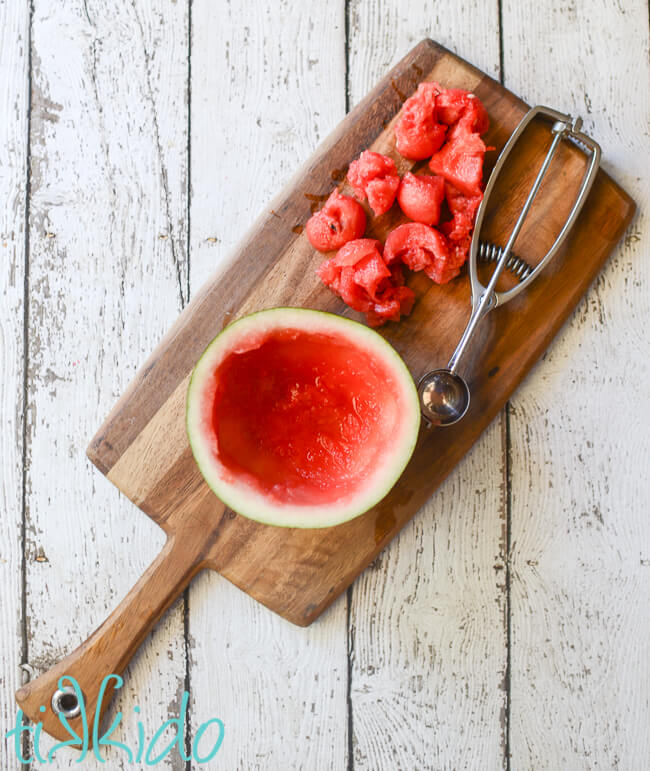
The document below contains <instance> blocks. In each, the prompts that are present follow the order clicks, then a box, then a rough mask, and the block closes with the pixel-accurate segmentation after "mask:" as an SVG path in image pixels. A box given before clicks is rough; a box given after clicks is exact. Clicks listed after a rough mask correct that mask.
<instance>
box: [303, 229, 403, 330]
mask: <svg viewBox="0 0 650 771" xmlns="http://www.w3.org/2000/svg"><path fill="white" fill-rule="evenodd" d="M317 273H318V275H319V276H320V278H321V280H322V281H323V283H324V284H325V285H326V286H328V287H329V288H330V289H331V290H332V291H333V292H335V293H336V294H338V295H339V297H341V299H342V300H343V301H344V302H345V303H347V305H349V306H350V308H352V309H353V310H356V311H360V312H361V313H365V314H366V319H367V321H368V323H369V324H370V325H371V326H374V327H377V326H380V325H381V324H383V323H384V322H386V321H399V319H400V317H401V316H405V315H408V314H409V313H410V312H411V308H412V307H413V302H414V300H415V295H414V294H413V292H412V290H410V289H409V288H408V287H405V286H403V284H404V278H403V276H402V272H401V267H400V266H395V267H394V268H393V269H392V270H391V269H390V268H389V267H388V266H387V265H386V262H385V260H384V258H383V256H382V245H381V242H380V241H376V240H375V239H372V238H359V239H357V240H355V241H350V242H349V243H347V244H346V245H345V246H343V247H342V248H341V249H339V251H338V252H337V254H336V256H335V257H333V258H332V259H331V260H327V261H326V262H324V263H322V264H321V265H320V266H319V268H318V269H317Z"/></svg>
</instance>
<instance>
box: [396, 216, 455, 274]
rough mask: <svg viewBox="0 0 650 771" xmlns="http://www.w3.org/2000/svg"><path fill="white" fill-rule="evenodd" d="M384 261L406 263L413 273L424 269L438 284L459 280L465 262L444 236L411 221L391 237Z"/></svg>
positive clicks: (398, 228)
mask: <svg viewBox="0 0 650 771" xmlns="http://www.w3.org/2000/svg"><path fill="white" fill-rule="evenodd" d="M384 260H385V262H386V264H387V265H388V266H391V265H394V264H399V263H403V264H404V265H406V266H407V267H408V268H410V269H411V270H413V271H419V270H423V271H424V272H425V273H426V274H427V276H429V278H430V279H431V280H432V281H435V282H436V284H446V283H447V282H448V281H451V279H452V278H455V277H456V276H457V275H458V274H459V273H460V267H461V265H462V264H463V262H464V259H463V260H462V261H460V264H459V260H460V256H459V255H458V254H457V253H456V251H455V250H452V249H450V248H449V243H448V242H447V239H446V238H445V237H444V236H443V234H442V233H440V232H439V231H438V230H436V229H435V228H432V227H429V225H423V224H422V223H420V222H407V223H406V224H405V225H400V226H399V227H397V228H395V230H392V231H391V232H390V233H389V234H388V238H387V239H386V245H385V247H384Z"/></svg>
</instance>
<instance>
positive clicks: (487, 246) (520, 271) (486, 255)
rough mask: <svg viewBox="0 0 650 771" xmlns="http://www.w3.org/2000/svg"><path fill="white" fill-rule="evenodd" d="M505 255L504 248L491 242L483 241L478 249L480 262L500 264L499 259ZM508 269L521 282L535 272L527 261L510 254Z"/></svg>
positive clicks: (507, 263)
mask: <svg viewBox="0 0 650 771" xmlns="http://www.w3.org/2000/svg"><path fill="white" fill-rule="evenodd" d="M502 253H503V247H502V246H497V245H496V244H491V243H490V242H489V241H481V242H480V243H479V247H478V259H479V262H484V263H487V262H498V260H499V257H501V254H502ZM506 268H507V269H508V270H509V271H510V272H511V273H512V274H513V275H514V276H516V277H517V278H518V279H519V281H523V280H524V279H525V278H528V276H530V274H531V273H532V272H533V268H532V266H531V265H529V264H528V263H527V262H526V260H524V259H522V258H521V257H517V255H516V254H512V253H511V254H510V256H509V257H508V259H507V260H506Z"/></svg>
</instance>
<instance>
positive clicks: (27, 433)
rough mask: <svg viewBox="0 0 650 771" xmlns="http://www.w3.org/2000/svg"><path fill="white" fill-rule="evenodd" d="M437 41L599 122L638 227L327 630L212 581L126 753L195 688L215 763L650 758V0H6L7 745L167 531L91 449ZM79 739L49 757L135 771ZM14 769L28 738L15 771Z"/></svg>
mask: <svg viewBox="0 0 650 771" xmlns="http://www.w3.org/2000/svg"><path fill="white" fill-rule="evenodd" d="M424 36H429V37H432V38H434V39H436V40H438V41H439V42H441V43H443V44H444V45H446V46H448V47H449V48H451V49H452V50H454V51H456V52H457V53H458V54H460V55H461V56H463V57H465V58H466V59H468V60H469V61H471V62H473V63H474V64H476V65H477V66H479V67H480V68H482V69H484V70H485V71H486V72H488V73H490V74H491V75H493V76H494V77H497V78H501V79H502V81H503V82H504V83H505V85H506V86H508V87H509V88H510V89H512V90H513V91H514V92H515V93H518V94H520V95H521V96H522V97H523V98H524V99H526V100H527V101H528V102H529V103H538V102H541V103H546V104H550V105H552V106H554V107H556V108H558V109H560V110H564V111H577V112H580V113H581V114H582V115H583V117H584V119H585V125H586V130H587V131H588V132H590V133H591V134H592V135H593V136H594V137H595V138H596V139H597V140H598V141H599V142H600V143H601V144H602V147H603V152H604V165H605V167H606V168H607V170H608V171H610V173H611V174H612V175H613V176H614V177H615V179H617V180H618V181H619V182H620V183H621V184H622V185H623V186H624V187H625V188H626V189H627V190H628V191H629V192H630V193H631V194H632V195H633V196H634V198H635V199H636V201H637V203H638V205H639V209H640V213H639V215H638V216H637V218H636V219H635V221H634V223H633V224H632V226H631V228H630V230H629V232H628V233H627V235H626V238H625V241H624V243H622V244H621V246H620V248H619V249H618V250H617V251H616V253H615V255H614V256H613V258H612V259H611V260H610V262H609V264H608V265H607V267H606V268H605V270H604V271H603V273H602V274H601V275H600V276H599V278H598V280H597V281H596V282H595V284H594V285H593V286H592V288H591V289H590V291H589V293H588V295H587V296H586V297H585V299H584V300H583V301H582V303H581V304H580V306H579V308H578V310H577V311H576V313H575V314H574V315H573V318H572V319H571V321H570V322H569V323H568V324H567V325H566V327H565V328H564V329H563V331H562V332H561V334H560V335H559V337H558V339H557V340H556V341H555V343H554V344H553V346H552V347H551V349H550V350H549V352H548V353H547V355H546V356H545V357H544V360H543V361H542V362H541V363H540V364H539V365H538V366H537V367H536V368H535V370H534V371H533V373H532V374H531V375H530V377H528V379H527V380H526V382H525V383H524V385H523V386H522V388H520V390H519V391H518V392H517V394H516V395H515V397H514V398H513V400H512V401H511V403H510V405H509V406H508V408H507V410H506V411H505V412H504V413H503V414H502V415H501V416H500V417H499V418H498V419H497V420H496V421H495V422H494V424H493V425H492V426H491V428H490V429H489V430H488V431H487V432H486V434H485V435H484V436H483V438H482V439H481V441H480V442H479V443H478V445H477V446H476V447H475V448H474V450H473V452H472V453H471V454H470V455H469V456H468V457H467V458H466V459H465V460H464V462H463V463H462V464H461V465H460V466H459V467H458V469H457V470H456V472H455V473H454V474H453V475H452V477H451V478H450V479H449V480H448V481H447V483H446V484H445V485H444V486H443V487H442V489H441V490H439V491H438V493H437V494H436V495H435V496H434V497H433V499H432V500H431V502H430V503H429V504H428V505H427V506H426V507H425V508H424V509H423V510H422V511H421V512H420V513H419V514H418V516H417V517H416V518H415V519H414V521H413V522H412V523H411V524H410V525H409V526H408V527H406V528H405V530H404V531H403V533H402V534H401V536H400V537H399V538H398V539H396V540H395V541H394V542H393V543H392V544H391V545H390V547H389V548H387V549H386V550H385V551H384V553H383V554H382V555H381V557H380V558H379V559H378V560H377V561H376V563H375V564H374V565H373V566H372V568H371V569H369V570H368V571H367V572H366V573H365V574H364V575H363V576H362V577H361V578H360V579H359V580H358V581H357V582H356V584H355V585H354V586H353V588H352V589H351V591H350V592H349V593H348V596H347V598H345V597H344V598H342V599H341V600H340V601H339V602H338V603H336V605H335V606H334V607H333V608H332V609H331V610H330V611H329V612H328V613H327V614H326V615H325V616H324V617H323V618H322V619H321V620H319V621H318V622H317V623H315V624H314V625H313V626H312V627H311V628H309V629H306V630H305V629H299V628H295V627H293V626H291V625H289V624H288V623H287V622H285V621H283V620H282V619H280V618H278V617H276V616H274V615H273V614H271V613H270V612H269V611H267V610H266V609H264V608H262V607H260V606H258V605H256V604H255V603H254V602H253V601H252V600H250V599H249V598H248V597H247V596H245V595H244V594H242V593H240V592H239V591H238V590H236V589H234V588H233V587H232V586H231V585H229V584H228V583H227V582H226V581H225V580H223V579H221V578H220V577H219V576H217V575H215V574H212V575H207V574H205V575H202V576H200V577H199V579H198V580H197V581H196V582H195V583H194V584H193V585H192V587H191V588H190V590H189V591H188V593H187V594H186V596H185V597H184V598H183V599H182V600H181V601H179V602H177V603H176V605H175V606H174V607H173V608H172V610H171V611H170V612H169V613H168V614H167V616H166V617H165V619H164V620H163V621H162V622H161V623H160V624H159V626H158V628H157V629H156V630H155V631H154V633H153V634H152V635H151V639H150V640H148V641H147V642H146V643H145V645H144V646H143V649H142V651H141V653H140V654H139V655H138V656H137V657H136V659H135V660H134V662H133V664H132V665H131V667H130V669H129V672H128V674H127V678H126V685H125V688H124V689H123V693H122V694H121V697H120V699H119V704H118V705H119V707H120V709H121V710H122V711H123V712H124V714H125V716H126V717H125V723H124V727H123V728H122V729H121V730H119V731H118V732H117V733H116V736H115V738H117V739H121V740H123V741H131V743H133V736H134V732H135V726H136V715H135V713H134V710H133V708H134V706H135V705H139V706H140V708H141V713H140V718H141V719H142V722H143V723H144V725H145V732H146V734H147V736H151V735H152V734H153V732H154V731H155V730H156V728H157V727H158V726H159V725H160V724H161V723H162V722H163V721H164V720H165V719H166V718H167V717H168V714H169V712H170V710H171V711H172V712H174V711H176V710H177V709H178V705H179V701H180V696H181V694H182V692H183V690H184V689H185V687H186V685H187V684H188V683H189V686H190V691H191V697H192V698H191V721H190V722H191V726H190V727H191V730H192V731H196V728H197V727H198V725H199V724H200V723H201V722H203V721H205V720H207V719H209V718H211V717H220V718H221V719H222V720H223V721H224V723H225V739H224V742H223V745H222V747H221V749H220V751H219V753H218V754H217V756H216V757H215V759H214V760H213V761H211V762H210V764H209V765H204V766H202V767H204V768H206V767H209V768H211V769H212V768H214V769H228V770H229V771H230V770H233V769H235V770H239V769H241V770H243V771H248V769H264V770H265V771H266V770H267V769H268V770H275V769H277V770H278V771H286V770H287V769H306V770H307V771H311V770H312V769H313V770H314V771H321V769H322V770H323V771H328V770H329V769H335V770H337V771H338V770H343V769H354V770H355V771H361V770H362V769H368V770H369V771H376V770H379V771H384V770H386V771H393V770H394V769H395V770H396V769H407V770H411V769H413V770H415V769H418V770H419V769H450V770H456V769H477V771H479V770H480V771H487V770H488V769H523V770H526V771H527V770H528V769H571V770H572V769H621V770H623V769H625V771H645V769H647V768H649V767H650V701H649V700H650V695H649V694H650V643H649V640H650V517H649V516H648V501H649V500H650V473H649V470H650V440H649V434H650V408H649V406H648V405H649V397H650V386H649V383H650V335H649V333H648V328H649V327H650V261H649V260H648V252H649V249H650V237H649V235H648V228H647V210H648V206H649V205H650V185H649V183H648V176H649V174H648V172H649V171H650V169H649V166H650V143H649V139H648V119H649V111H648V93H649V85H650V81H649V76H648V5H647V2H646V0H622V2H619V3H613V2H610V1H609V0H574V2H566V3H559V2H555V3H554V2H552V0H538V2H535V3H531V2H516V1H515V0H467V1H466V2H462V3H459V2H455V1H454V0H384V2H379V0H348V2H345V1H344V0H338V1H337V2H328V3H324V2H320V1H318V0H303V2H301V3H292V2H289V0H265V1H264V0H248V2H239V3H238V2H234V0H193V2H190V1H189V0H110V2H109V1H108V0H66V2H60V0H31V2H28V0H0V108H1V112H0V259H1V260H2V263H1V267H0V299H1V301H0V367H1V368H2V377H1V378H0V421H1V427H2V430H1V431H0V460H1V464H0V507H1V511H0V645H1V650H0V730H1V733H2V735H4V733H5V731H6V730H8V729H9V728H10V727H11V726H12V725H13V723H14V720H15V711H16V708H15V705H14V702H13V692H14V690H15V689H16V688H17V686H18V685H19V683H20V682H21V679H23V678H25V677H27V676H28V674H29V673H30V672H31V673H33V674H38V673H39V672H41V671H42V670H44V669H45V668H47V667H49V666H50V665H51V664H53V663H54V662H55V661H56V660H57V659H59V658H60V657H61V656H62V655H63V654H65V653H66V652H67V651H69V650H71V649H72V647H74V646H76V645H77V644H78V643H79V642H80V641H81V640H82V639H83V638H84V637H85V636H86V635H87V634H88V633H89V632H90V631H91V630H92V629H93V628H94V627H95V625H96V624H97V623H99V622H100V621H101V620H103V619H104V617H105V616H106V615H107V613H108V611H109V610H110V609H112V608H113V607H114V606H115V604H116V603H117V602H118V600H119V599H120V598H121V597H122V596H123V595H124V594H125V593H126V591H127V590H128V588H129V587H130V586H131V584H132V583H133V582H134V581H135V579H136V578H137V576H138V575H139V574H140V573H141V572H142V571H143V570H144V568H145V567H146V566H147V564H148V563H149V562H150V561H151V560H152V559H153V557H154V555H155V554H156V552H157V551H158V550H159V549H160V548H161V545H162V540H163V538H162V533H161V532H160V531H158V530H157V528H156V526H155V525H154V524H153V523H152V522H151V521H149V520H148V519H147V517H145V516H144V515H142V514H141V513H139V512H138V511H137V510H136V509H135V508H134V507H133V506H132V505H131V504H130V503H129V502H128V501H126V500H124V499H122V498H120V496H119V495H118V493H117V491H116V490H115V489H114V488H113V487H112V486H111V485H110V483H109V482H107V481H106V480H105V479H104V478H103V477H102V476H101V475H100V474H99V473H98V472H97V471H96V470H94V469H93V468H92V467H91V466H90V464H89V463H88V461H87V460H86V458H85V455H84V449H85V447H86V445H87V442H88V440H89V438H90V437H91V436H92V434H93V433H94V431H95V429H96V428H97V426H98V425H99V424H100V422H101V420H102V419H103V418H104V416H105V415H106V414H107V412H108V410H109V409H110V407H111V406H112V405H113V403H114V401H115V400H116V398H117V396H118V395H119V394H120V392H121V391H122V389H123V388H124V387H125V385H126V384H127V383H128V381H129V380H130V379H131V377H132V375H133V373H134V372H135V370H136V368H137V367H138V365H139V364H140V363H141V362H142V361H143V360H144V358H145V357H146V355H147V354H148V353H149V352H150V351H151V349H152V348H153V346H154V344H155V343H156V341H157V340H158V339H159V337H160V336H161V335H162V333H163V332H164V331H165V330H166V329H167V328H168V327H169V326H170V324H171V323H172V321H173V320H174V318H175V317H176V315H177V313H178V312H179V311H180V309H181V308H182V306H183V305H184V304H185V303H186V302H187V300H188V298H189V297H190V296H192V294H193V293H194V292H195V291H196V290H197V289H198V287H199V286H200V285H201V284H202V282H203V281H204V280H205V279H206V278H207V276H208V275H209V274H210V273H212V272H213V271H214V270H215V268H216V267H217V266H218V265H219V261H220V260H222V259H224V257H225V256H226V255H227V253H228V252H229V250H230V249H231V248H232V246H233V245H234V244H235V242H236V241H237V240H238V238H239V237H240V235H241V234H242V233H243V231H244V230H245V229H246V227H247V226H248V224H249V222H250V221H251V220H252V218H253V217H254V216H255V215H257V213H258V212H259V211H260V210H261V209H262V207H263V206H264V205H265V204H266V202H267V201H268V200H269V198H270V197H271V196H272V194H273V193H274V192H275V191H276V190H277V189H278V187H279V186H281V185H282V184H283V183H284V182H285V181H286V180H287V178H288V177H289V176H290V174H291V173H292V172H293V171H294V170H295V169H296V167H297V166H298V165H299V164H300V163H301V162H302V161H303V160H304V159H305V158H306V157H307V156H308V155H309V154H310V153H311V152H312V150H313V149H314V147H315V146H316V144H317V143H318V142H319V141H320V140H321V139H322V138H323V137H324V136H325V135H326V134H327V133H328V132H329V131H330V130H331V129H332V128H333V127H334V126H335V125H336V123H337V122H338V121H339V120H340V119H341V118H342V117H343V115H344V114H345V111H346V109H347V108H348V107H349V106H350V105H353V104H354V103H356V102H357V101H358V100H359V99H360V98H361V97H362V96H363V94H364V93H365V92H366V91H367V90H368V89H369V88H370V87H371V86H372V84H373V83H374V82H375V81H376V80H377V79H378V78H379V77H380V76H381V75H382V74H383V73H384V72H385V71H386V69H387V68H388V67H389V66H390V65H391V63H394V62H395V61H396V60H397V59H398V58H399V57H401V56H402V55H403V54H404V53H405V52H406V51H407V50H408V49H409V48H410V47H411V46H412V45H414V44H415V43H416V42H418V41H419V40H420V39H421V38H422V37H424ZM23 664H24V665H26V666H24V667H21V665H23ZM129 737H131V738H129ZM49 746H51V743H49V742H47V741H45V740H43V742H42V747H41V751H42V752H43V751H44V750H46V749H47V748H48V747H49ZM76 758H77V755H76V754H75V753H74V752H69V753H66V751H62V752H61V753H60V754H59V755H57V757H56V759H55V761H54V763H52V764H51V765H49V766H47V767H50V768H56V769H68V768H79V767H81V768H84V769H100V768H110V769H127V768H133V767H135V766H134V765H130V764H128V763H126V762H125V760H124V754H123V753H121V752H119V751H117V750H116V751H113V752H109V753H108V763H107V764H105V765H104V766H102V765H101V764H100V763H98V762H95V761H93V760H90V759H87V760H86V761H84V763H83V764H81V765H76V764H75V760H76ZM20 767H21V766H20V764H19V762H18V760H17V759H16V756H15V754H14V751H13V747H12V746H11V745H10V744H9V742H7V741H4V740H3V742H2V749H1V756H0V768H2V769H3V770H4V769H6V770H7V771H15V769H18V768H20ZM32 767H33V768H42V767H43V768H44V767H46V766H44V765H43V764H39V763H37V762H36V763H34V764H33V765H32ZM160 767H162V768H172V769H181V768H182V769H186V768H187V769H189V768H195V767H196V768H198V765H196V764H192V763H188V764H185V762H183V761H181V759H180V757H179V756H178V755H177V754H176V753H175V752H174V753H173V754H172V755H170V756H169V758H167V759H166V760H165V761H164V762H162V763H161V764H160Z"/></svg>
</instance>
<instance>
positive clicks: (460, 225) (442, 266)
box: [306, 82, 489, 327]
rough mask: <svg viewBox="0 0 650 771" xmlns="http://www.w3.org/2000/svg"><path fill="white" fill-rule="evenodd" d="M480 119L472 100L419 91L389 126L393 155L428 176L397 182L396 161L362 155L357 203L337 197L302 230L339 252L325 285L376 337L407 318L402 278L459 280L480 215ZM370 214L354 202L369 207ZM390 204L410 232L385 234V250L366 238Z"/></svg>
mask: <svg viewBox="0 0 650 771" xmlns="http://www.w3.org/2000/svg"><path fill="white" fill-rule="evenodd" d="M488 126H489V121H488V116H487V112H486V111H485V108H484V107H483V105H482V104H481V102H480V101H479V99H478V98H477V97H476V96H474V94H472V93H470V92H469V91H465V90H463V89H458V88H449V89H445V88H443V87H442V86H440V85H439V84H438V83H434V82H425V83H420V85H419V86H418V88H417V91H416V92H415V93H414V94H413V95H412V96H411V97H410V98H409V99H407V100H406V101H405V103H404V105H403V106H402V110H401V112H400V114H399V117H398V120H397V122H396V124H395V148H396V151H397V153H399V155H401V156H402V158H406V159H408V160H411V161H424V160H427V159H428V164H427V166H428V169H427V173H416V174H414V173H411V172H410V171H409V172H407V173H406V174H404V176H402V177H401V178H400V175H399V173H398V169H397V164H396V163H395V160H394V159H393V158H390V157H389V156H386V155H382V154H380V153H376V152H373V151H370V150H366V151H364V152H362V153H361V155H360V156H359V157H358V158H357V159H356V160H355V161H353V162H352V163H351V164H350V167H349V169H348V173H347V180H348V182H349V184H350V186H351V188H352V190H353V192H354V196H356V197H352V196H350V195H343V194H341V193H340V192H339V191H338V190H335V191H334V192H333V193H332V195H331V196H330V198H329V199H328V200H327V202H326V203H325V205H324V206H323V208H322V209H321V210H320V211H319V212H317V213H315V214H314V215H312V217H311V218H310V219H309V221H308V222H307V225H306V231H307V237H308V238H309V241H310V242H311V244H312V246H314V248H315V249H317V250H319V251H321V252H328V251H332V250H335V249H336V250H338V251H337V252H336V254H335V256H334V257H331V258H330V259H328V260H326V261H325V262H323V263H322V264H321V265H320V266H319V268H318V271H317V272H318V275H319V276H320V278H321V280H322V281H323V283H324V284H326V285H327V286H328V287H329V288H330V289H331V290H332V291H333V292H335V293H336V294H337V295H339V296H340V297H341V298H342V299H343V301H344V302H345V303H346V304H347V305H348V306H349V307H350V308H353V309H354V310H356V311H360V312H361V313H365V314H366V320H367V322H368V323H369V324H370V325H371V326H374V327H377V326H380V325H382V324H384V323H385V322H387V321H399V320H400V318H401V317H402V316H406V315H408V314H409V313H410V312H411V309H412V307H413V304H414V302H415V295H414V293H413V291H412V290H411V289H410V288H409V287H407V286H405V283H404V268H408V269H409V270H411V271H424V272H425V274H426V275H427V276H428V277H429V278H430V279H431V280H432V281H434V282H436V283H437V284H446V283H447V282H449V281H451V280H452V279H453V278H455V277H456V276H458V275H459V273H460V269H461V267H462V266H463V265H464V263H465V262H466V260H467V256H468V254H469V248H470V244H471V240H472V232H473V229H474V221H475V218H476V212H477V209H478V207H479V205H480V203H481V200H482V198H483V159H484V156H485V152H486V150H487V149H488V148H486V146H485V143H484V142H483V140H482V139H481V134H483V133H485V131H487V129H488ZM366 200H367V204H368V207H369V209H370V210H371V212H372V214H370V213H368V214H366V210H365V209H364V207H363V206H362V204H361V203H360V202H363V201H366ZM395 201H397V204H398V205H399V207H400V209H401V210H402V212H403V213H404V214H405V215H406V217H407V218H408V219H409V220H411V222H406V223H404V224H402V225H399V226H398V227H396V228H394V229H393V230H391V231H390V232H389V234H388V236H387V238H386V242H385V244H383V245H382V243H381V242H380V241H378V240H376V239H372V238H363V235H364V233H365V229H366V223H367V218H368V216H370V217H372V216H373V215H374V217H380V216H382V215H383V214H385V213H386V212H388V211H389V210H390V209H391V208H392V207H393V205H394V203H395Z"/></svg>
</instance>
